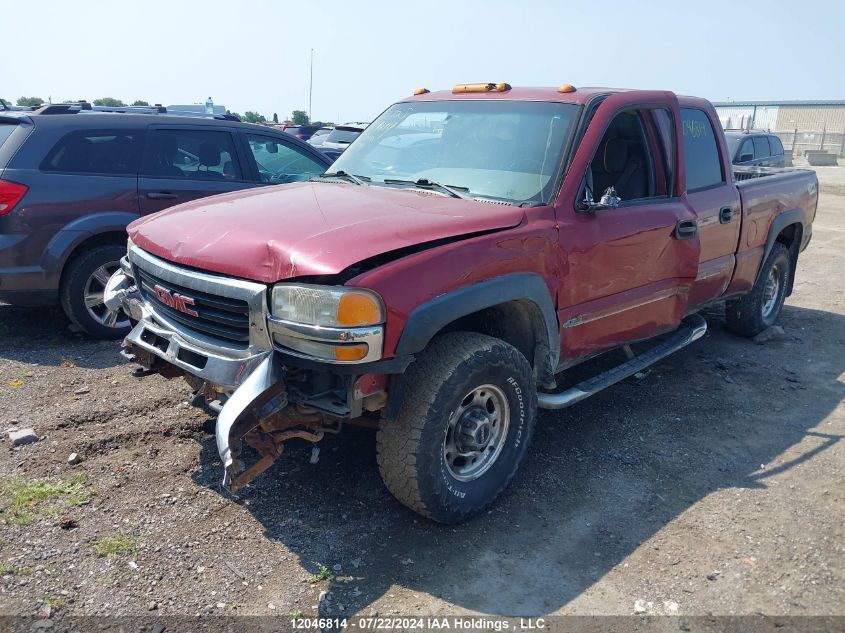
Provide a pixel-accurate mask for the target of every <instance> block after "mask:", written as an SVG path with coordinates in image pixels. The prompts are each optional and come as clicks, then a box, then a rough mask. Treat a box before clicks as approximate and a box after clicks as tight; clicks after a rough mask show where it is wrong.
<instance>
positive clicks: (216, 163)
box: [141, 128, 244, 181]
mask: <svg viewBox="0 0 845 633" xmlns="http://www.w3.org/2000/svg"><path fill="white" fill-rule="evenodd" d="M141 175H143V176H146V177H148V178H176V179H181V178H191V179H196V180H229V181H234V180H244V176H243V169H242V167H241V165H240V162H239V161H238V157H237V152H236V150H235V142H234V139H233V138H232V134H231V133H230V132H228V131H223V130H180V129H171V128H167V129H152V130H150V131H149V132H148V133H147V145H146V149H145V150H144V160H143V163H142V165H141Z"/></svg>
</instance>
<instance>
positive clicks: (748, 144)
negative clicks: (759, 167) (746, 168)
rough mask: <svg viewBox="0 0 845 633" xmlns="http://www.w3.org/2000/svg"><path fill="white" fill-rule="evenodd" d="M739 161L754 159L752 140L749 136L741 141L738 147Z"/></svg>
mask: <svg viewBox="0 0 845 633" xmlns="http://www.w3.org/2000/svg"><path fill="white" fill-rule="evenodd" d="M738 156H739V162H741V163H744V162H746V161H749V160H754V141H753V140H751V139H750V138H747V139H745V140H744V141H743V142H742V147H741V148H740V149H739V155H738Z"/></svg>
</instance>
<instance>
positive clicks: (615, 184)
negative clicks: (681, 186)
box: [587, 109, 675, 204]
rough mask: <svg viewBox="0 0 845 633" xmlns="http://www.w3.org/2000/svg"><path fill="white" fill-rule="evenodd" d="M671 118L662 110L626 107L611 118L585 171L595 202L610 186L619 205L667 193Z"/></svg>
mask: <svg viewBox="0 0 845 633" xmlns="http://www.w3.org/2000/svg"><path fill="white" fill-rule="evenodd" d="M671 121H672V119H671V115H670V114H669V113H668V112H667V111H665V110H662V109H654V110H647V109H646V110H639V109H634V110H626V111H624V112H620V113H619V114H617V115H616V116H615V117H614V118H613V120H612V121H611V123H610V125H609V126H608V128H607V130H606V131H605V133H604V136H603V137H602V139H601V142H600V143H599V145H598V149H597V150H596V153H595V154H594V156H593V159H592V161H591V162H590V167H589V169H588V171H587V187H588V188H589V189H590V192H591V193H592V197H593V200H594V201H595V202H599V200H600V199H601V198H602V196H604V195H605V194H606V193H609V190H610V189H611V188H612V189H613V191H615V193H616V196H617V197H618V198H619V199H620V202H621V203H622V204H625V203H626V202H632V201H636V200H643V199H648V198H655V197H660V196H668V195H669V191H670V189H671V182H672V173H671V172H672V160H673V158H674V154H675V152H674V129H673V126H672V124H671Z"/></svg>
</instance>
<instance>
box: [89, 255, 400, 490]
mask: <svg viewBox="0 0 845 633" xmlns="http://www.w3.org/2000/svg"><path fill="white" fill-rule="evenodd" d="M104 299H105V302H106V305H107V306H108V307H109V309H111V310H117V309H123V310H124V311H125V312H126V313H127V314H128V315H129V316H130V319H131V321H132V322H133V324H134V326H133V328H132V330H131V331H130V333H129V334H128V336H127V337H126V339H125V340H124V343H123V346H124V348H125V351H124V355H125V356H127V357H128V358H130V359H131V360H133V361H135V362H137V363H139V364H140V365H141V366H142V367H144V368H145V369H146V370H148V371H150V372H158V373H160V374H161V375H163V376H165V377H169V378H171V377H176V376H179V375H184V376H185V378H186V379H187V380H188V382H189V383H190V384H191V386H192V387H193V388H194V389H195V390H196V395H197V402H202V401H203V400H205V401H206V402H212V403H213V401H214V400H218V401H220V402H222V406H219V408H218V406H217V404H216V403H213V405H214V408H215V410H216V411H217V413H218V415H217V426H216V439H217V450H218V453H219V455H220V459H221V461H222V462H223V467H224V477H223V485H224V486H225V487H226V488H227V489H229V490H231V491H235V490H237V489H238V488H240V487H242V486H244V485H246V484H247V483H248V482H249V481H250V480H251V479H253V478H254V477H256V476H257V475H258V474H260V473H261V472H263V471H264V470H266V469H267V468H269V467H270V466H271V465H272V464H273V462H274V461H275V460H276V459H277V458H278V457H279V456H280V455H281V453H282V450H283V443H284V442H285V441H286V440H288V439H292V438H299V439H304V440H307V441H310V442H317V441H319V440H320V439H321V438H322V437H323V433H324V432H337V431H338V430H339V423H338V419H339V418H354V417H357V416H360V415H361V411H362V410H363V407H364V406H365V402H364V401H365V399H367V398H369V400H368V401H367V402H368V404H367V405H366V406H368V407H370V406H373V405H374V403H383V401H384V397H385V395H384V393H383V390H382V392H381V394H379V393H377V390H376V391H373V390H372V389H371V390H370V391H369V392H367V393H364V390H362V389H360V386H359V388H356V386H355V384H353V382H352V381H351V380H349V379H347V380H346V382H343V383H342V388H343V389H345V395H343V394H341V396H340V397H338V396H337V395H336V394H337V391H336V389H337V384H336V383H332V382H331V378H330V375H329V377H328V378H327V375H328V372H322V373H321V372H317V373H318V374H320V376H321V377H320V378H318V379H316V380H315V383H314V384H311V383H308V389H310V390H308V389H307V390H306V391H307V393H303V391H302V387H303V375H302V373H301V372H300V373H297V371H296V370H293V373H290V371H289V370H287V369H285V368H283V366H282V358H283V355H282V354H281V353H280V350H279V349H277V348H279V347H282V348H283V349H284V350H285V352H286V353H287V354H288V355H289V356H292V357H293V356H300V357H307V355H305V354H302V353H298V352H296V351H295V350H296V347H297V346H296V345H294V343H297V342H298V341H311V342H314V343H315V344H317V345H321V344H322V345H328V346H331V345H344V344H349V343H352V342H354V343H362V342H363V343H366V344H367V346H368V347H367V349H368V350H369V353H368V355H367V356H366V357H365V358H364V359H362V360H363V361H370V360H373V359H376V358H378V357H380V352H381V348H382V336H383V331H382V328H381V327H358V328H331V327H317V326H305V325H300V324H296V323H288V322H286V321H282V320H279V319H277V318H274V317H272V316H271V315H270V314H269V311H268V306H267V300H268V287H267V286H266V285H264V284H259V283H256V282H251V281H245V280H240V279H232V278H227V277H222V276H218V275H212V274H208V273H204V272H201V271H197V270H193V269H187V268H182V267H180V266H176V265H173V264H171V263H169V262H167V261H165V260H162V259H160V258H158V257H155V256H154V255H151V254H150V253H147V252H146V251H144V250H142V249H139V248H137V247H135V246H134V245H133V244H131V243H130V245H129V252H128V255H127V257H125V258H124V259H123V260H122V261H121V266H120V270H119V271H118V272H116V273H115V274H114V275H113V276H112V277H111V279H110V280H109V282H108V285H107V287H106V291H105V297H104ZM285 342H287V343H290V348H288V347H287V346H284V343H285ZM324 362H329V361H324ZM286 371H288V372H289V373H288V378H290V379H291V380H292V381H293V383H294V384H296V386H297V388H296V389H294V387H292V386H291V385H287V384H286V375H285V372H286ZM347 376H349V375H348V374H347ZM370 382H371V383H372V385H378V384H381V385H382V387H383V382H382V383H379V381H378V380H371V381H370ZM356 384H357V383H356ZM289 391H290V392H291V394H292V396H291V397H292V399H293V400H294V403H293V404H289V402H288V397H289V393H288V392H289ZM359 392H360V394H359ZM356 394H358V395H356ZM370 410H373V409H370ZM327 416H328V417H327ZM327 420H328V422H327ZM333 425H334V426H333ZM243 443H246V444H248V445H250V446H251V447H252V448H254V449H255V450H257V451H258V453H259V455H260V456H261V457H260V459H259V460H258V461H257V462H255V463H253V464H252V465H251V466H249V467H244V464H243V463H242V461H241V459H240V455H241V449H242V445H243Z"/></svg>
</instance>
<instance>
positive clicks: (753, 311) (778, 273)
mask: <svg viewBox="0 0 845 633" xmlns="http://www.w3.org/2000/svg"><path fill="white" fill-rule="evenodd" d="M791 269H792V262H791V261H790V259H789V251H788V250H787V248H786V246H784V245H783V244H781V243H780V242H775V244H774V246H773V247H772V250H771V252H770V253H769V256H768V257H767V258H766V261H765V262H763V267H762V268H761V270H760V275H759V276H758V277H757V281H756V282H755V283H754V286H753V287H752V288H751V292H749V293H748V294H747V295H745V296H744V297H742V298H740V299H736V300H734V301H730V302H728V304H727V305H726V306H725V316H726V317H727V323H728V328H730V330H731V331H732V332H735V333H737V334H741V335H742V336H756V335H757V334H759V333H760V332H762V331H763V330H765V329H766V328H767V327H770V326H772V325H774V323H775V321H777V319H778V317H779V316H780V312H781V309H782V308H783V302H784V299H786V287H787V284H788V283H789V276H790V274H791Z"/></svg>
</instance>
